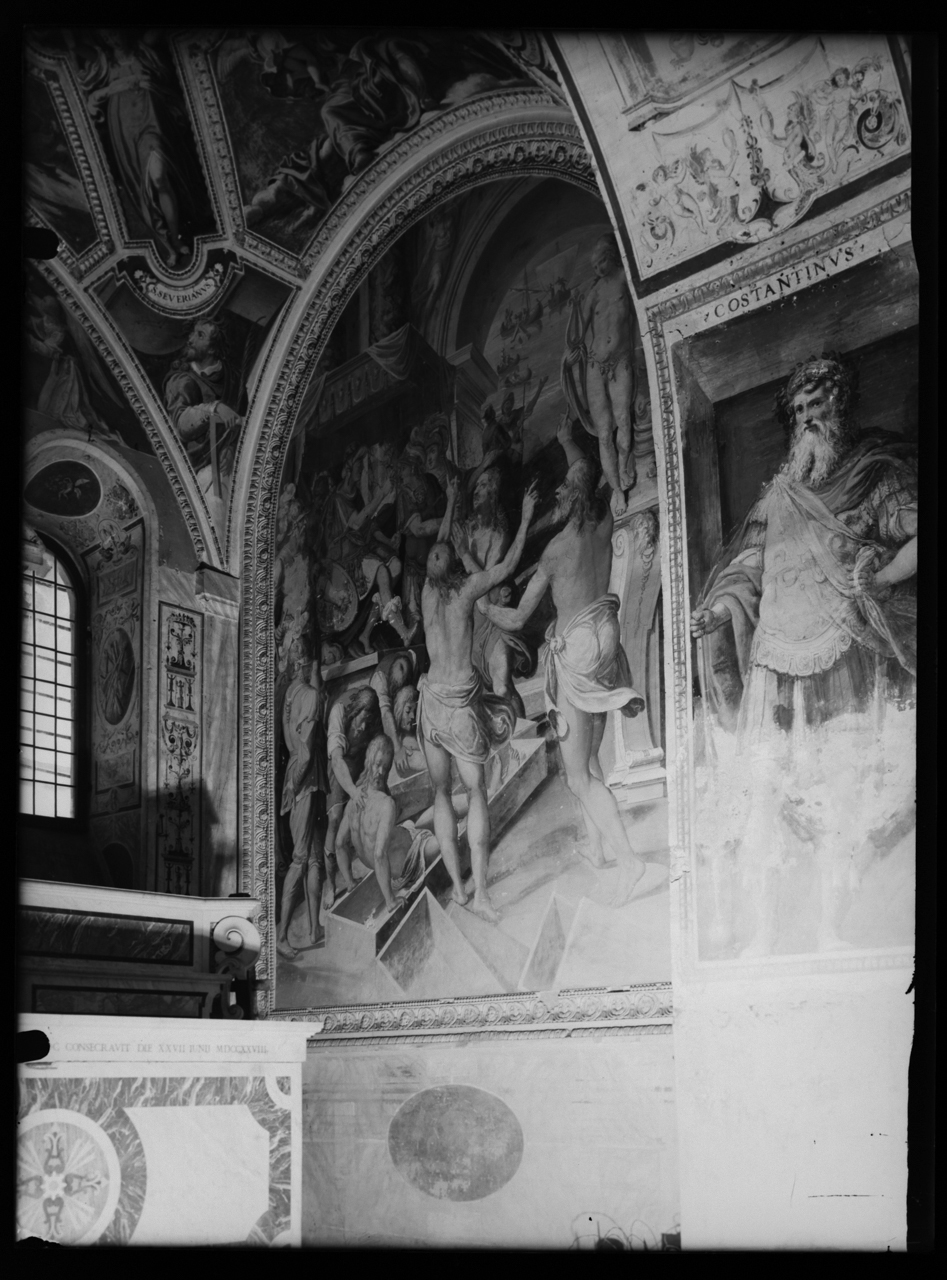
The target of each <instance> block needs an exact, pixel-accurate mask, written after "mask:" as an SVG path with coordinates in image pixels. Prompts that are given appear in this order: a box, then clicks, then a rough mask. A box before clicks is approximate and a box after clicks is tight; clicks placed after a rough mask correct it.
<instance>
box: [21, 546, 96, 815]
mask: <svg viewBox="0 0 947 1280" xmlns="http://www.w3.org/2000/svg"><path fill="white" fill-rule="evenodd" d="M36 533H37V535H38V537H39V538H40V540H41V542H42V543H43V546H44V547H45V549H46V550H47V551H48V552H49V554H50V555H51V556H53V557H54V558H55V560H56V561H57V563H58V564H59V565H60V566H61V567H62V571H63V574H64V575H65V577H66V579H67V582H68V585H69V588H70V589H71V591H72V594H73V599H74V601H75V617H74V633H73V634H74V636H75V649H74V654H73V663H74V665H73V670H74V672H75V678H74V682H73V698H74V704H73V706H74V715H73V754H74V757H75V772H74V775H73V816H72V817H71V818H64V817H59V816H53V815H49V814H36V813H22V812H21V811H20V809H19V772H18V774H17V824H18V825H20V826H23V827H29V828H33V829H35V830H44V831H62V832H66V831H69V832H76V833H84V832H85V831H86V830H87V827H88V819H89V784H90V779H91V755H92V753H91V747H90V743H91V732H90V730H91V723H90V700H89V697H90V688H89V684H90V680H89V674H90V668H89V644H90V632H89V611H88V599H87V591H86V585H85V581H84V579H83V576H82V573H81V571H80V569H79V568H78V566H77V564H76V562H75V560H74V558H73V556H72V555H71V554H70V552H69V550H68V548H67V547H65V546H63V545H62V543H60V542H58V541H56V540H55V539H53V538H51V537H49V535H48V534H46V533H45V532H44V531H43V530H41V529H37V530H36ZM20 577H21V581H22V579H23V578H24V577H25V573H24V572H23V569H22V567H21V572H20ZM21 605H22V597H21ZM23 612H24V610H23V609H22V608H21V611H20V617H21V620H22V617H23ZM21 652H22V651H21ZM17 707H18V715H17V732H18V734H19V731H20V713H22V709H23V697H22V667H21V669H20V678H19V680H18V682H17Z"/></svg>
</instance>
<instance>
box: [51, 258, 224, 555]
mask: <svg viewBox="0 0 947 1280" xmlns="http://www.w3.org/2000/svg"><path fill="white" fill-rule="evenodd" d="M34 266H35V268H36V270H37V271H39V273H40V274H41V275H42V277H43V279H44V280H46V281H47V283H48V284H49V285H50V286H51V287H52V288H53V289H54V290H55V292H56V296H57V297H58V299H59V301H60V303H61V304H62V306H64V307H67V308H68V309H69V311H70V312H71V313H72V315H73V316H74V317H75V318H76V320H78V322H79V323H80V324H81V325H82V327H83V329H84V330H85V332H86V333H87V334H88V336H89V338H90V339H91V340H92V342H93V343H94V344H95V349H96V351H97V352H98V353H99V355H100V356H101V357H102V359H103V360H104V361H105V364H106V367H107V368H108V371H109V373H111V375H112V377H113V378H114V379H115V381H116V382H117V383H118V385H119V387H120V388H121V390H122V392H123V394H124V396H125V399H126V401H127V402H128V405H129V407H130V408H131V410H132V412H133V413H134V414H135V415H136V417H137V418H138V421H139V422H140V423H141V425H142V427H143V428H144V431H145V434H146V436H147V437H148V440H149V442H150V444H151V447H152V448H153V449H154V451H155V455H156V456H157V458H158V461H159V462H160V463H161V465H162V467H163V469H164V473H165V475H166V477H167V479H168V483H169V484H170V486H171V489H172V492H173V493H174V497H175V501H176V502H177V504H178V507H179V509H180V511H181V515H182V517H183V519H184V522H185V524H186V525H187V530H188V533H189V534H190V535H191V541H192V543H193V544H194V551H195V553H196V555H197V558H198V560H201V559H204V558H206V557H207V556H208V554H209V549H208V547H207V544H206V542H205V541H204V535H203V531H202V530H201V526H200V524H199V522H198V520H197V517H196V515H195V514H194V508H193V507H192V505H191V497H190V494H189V493H188V492H187V489H186V488H185V487H184V484H183V483H182V481H181V478H180V474H179V472H178V468H177V466H176V464H175V462H174V459H173V458H172V457H171V454H170V453H169V452H168V448H167V444H166V442H165V438H164V435H163V433H162V432H161V431H160V430H159V429H158V426H157V424H156V421H155V417H156V415H154V414H153V413H152V412H150V411H149V409H148V408H147V407H146V405H145V404H144V402H143V400H142V399H141V396H140V395H139V392H138V388H137V387H136V386H135V384H134V382H133V381H132V379H131V378H130V377H129V374H128V370H127V368H126V366H125V365H124V364H123V363H122V362H121V361H120V360H119V359H118V357H117V355H116V354H115V353H116V351H122V352H123V353H124V354H125V356H126V359H127V360H128V363H129V364H130V365H131V366H132V367H133V368H134V369H135V372H136V373H137V374H138V376H139V378H140V379H141V382H142V384H143V385H144V386H150V381H149V379H148V377H147V375H146V374H145V372H144V370H143V369H142V368H141V367H140V366H139V364H138V361H137V360H136V359H134V357H131V356H130V355H129V348H128V346H127V345H126V343H125V342H124V341H123V340H122V339H121V338H120V336H119V335H118V334H115V333H113V334H112V335H111V341H109V342H106V341H105V340H104V338H103V337H102V335H101V333H100V332H99V329H98V326H97V325H96V324H94V323H93V322H92V320H90V319H89V317H88V315H87V314H86V312H85V310H84V308H83V305H82V303H83V301H84V299H82V298H80V297H79V296H77V295H76V294H74V293H73V292H72V290H71V289H69V288H67V286H66V285H65V283H64V282H63V281H62V280H61V279H60V277H59V275H58V274H57V272H55V271H54V270H53V269H52V267H51V266H50V265H49V264H48V263H46V262H41V261H38V262H36V263H34ZM166 420H167V419H166V415H165V421H166ZM182 454H183V450H182ZM191 474H192V475H193V471H192V473H191ZM194 488H195V489H196V488H197V479H196V477H195V478H194ZM205 514H207V520H208V525H209V528H210V530H211V533H212V534H213V533H214V528H213V521H212V520H211V519H210V515H209V513H207V512H206V508H205ZM214 541H215V544H216V546H215V549H216V551H217V555H218V557H219V556H220V546H219V543H217V539H216V536H215V537H214Z"/></svg>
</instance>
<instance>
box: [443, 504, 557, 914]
mask: <svg viewBox="0 0 947 1280" xmlns="http://www.w3.org/2000/svg"><path fill="white" fill-rule="evenodd" d="M457 489H458V483H457V481H456V480H453V481H451V484H450V489H449V492H448V503H447V511H446V512H445V514H444V519H443V521H442V523H441V528H440V532H439V535H438V541H437V542H436V543H435V545H434V546H433V547H432V548H431V550H430V552H429V554H428V558H427V579H426V581H425V583H424V590H423V592H422V594H421V610H422V613H423V615H424V633H425V637H426V641H427V650H428V656H429V658H430V663H431V665H430V670H429V671H428V673H427V675H424V676H422V677H421V680H420V684H419V699H420V700H419V706H418V727H419V730H420V738H421V744H422V747H423V750H424V756H425V759H426V760H427V766H428V769H429V770H430V774H431V780H432V781H433V783H434V789H435V796H434V832H435V834H436V836H437V839H438V843H439V844H440V848H441V852H442V854H443V857H444V863H445V865H446V866H447V870H448V871H449V872H450V877H451V880H452V881H453V884H454V888H453V891H452V896H453V898H454V901H455V902H459V903H465V902H466V901H467V894H466V891H465V889H464V885H463V880H462V879H461V874H460V855H459V851H458V848H457V817H456V815H455V813H454V807H453V805H452V803H451V768H450V765H451V760H452V759H453V760H455V761H456V763H457V772H458V773H459V774H460V780H461V782H462V783H463V784H464V787H465V789H466V791H467V797H468V810H467V840H468V843H469V845H470V863H471V870H472V872H473V881H474V900H473V904H472V908H471V909H472V910H473V911H475V912H476V913H477V914H478V915H480V916H482V917H483V918H484V919H486V920H489V921H490V922H491V923H494V924H495V923H496V922H497V921H498V920H499V916H498V915H497V912H496V911H495V910H494V908H493V905H492V904H491V902H490V895H489V894H488V892H487V857H488V854H489V847H490V817H489V814H488V812H487V788H486V782H485V779H484V765H485V764H486V762H487V760H488V759H489V758H490V755H491V754H492V753H493V752H494V751H495V750H496V749H497V747H499V746H500V745H502V743H504V742H505V741H507V740H508V739H509V738H510V736H511V735H512V733H513V727H514V725H515V723H516V713H515V711H514V710H513V706H512V704H511V703H510V702H509V701H508V700H507V699H504V698H499V697H497V696H496V695H495V694H492V693H487V692H485V690H484V683H483V677H482V676H481V675H480V673H479V671H478V670H477V669H476V668H475V666H474V664H473V660H472V657H471V649H472V645H473V611H474V606H475V605H476V603H477V601H478V600H479V599H480V597H481V596H485V595H486V594H487V592H488V591H490V590H491V589H492V588H493V587H495V586H497V584H498V583H500V582H502V581H503V580H504V578H507V577H508V576H509V575H510V574H511V573H512V572H513V571H514V569H515V568H516V566H517V564H518V563H519V559H520V556H521V555H522V554H523V546H524V544H525V542H526V531H527V529H528V528H529V522H530V519H531V517H532V514H533V511H534V510H535V508H536V490H535V488H534V487H533V486H532V485H531V486H530V488H529V489H528V490H527V492H526V494H525V496H524V497H523V509H522V518H521V520H520V527H519V529H518V530H517V533H516V537H515V538H514V539H513V542H512V545H511V546H510V548H509V550H508V551H507V553H506V555H505V556H504V557H503V559H502V560H500V561H498V563H497V564H495V565H493V566H492V567H491V568H489V569H483V570H481V571H480V572H478V573H472V574H470V576H469V577H468V576H467V575H466V574H465V573H464V571H463V568H462V567H461V565H460V563H459V562H458V560H457V557H456V555H455V553H454V549H453V547H452V546H451V544H450V542H449V541H448V538H449V536H450V530H451V524H452V522H453V516H454V507H455V504H456V501H457ZM463 536H464V535H461V541H462V540H463Z"/></svg>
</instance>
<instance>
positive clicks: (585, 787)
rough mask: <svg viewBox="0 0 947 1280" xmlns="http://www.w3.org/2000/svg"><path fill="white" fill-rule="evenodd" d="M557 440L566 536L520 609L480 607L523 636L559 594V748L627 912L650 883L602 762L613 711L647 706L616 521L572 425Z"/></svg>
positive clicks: (553, 639)
mask: <svg viewBox="0 0 947 1280" xmlns="http://www.w3.org/2000/svg"><path fill="white" fill-rule="evenodd" d="M558 439H559V442H560V444H561V445H562V447H563V449H564V450H565V453H566V458H567V460H568V463H569V470H568V471H567V473H566V478H565V480H564V481H563V483H562V484H561V485H560V487H559V488H558V490H557V491H556V512H555V515H556V517H557V518H558V519H559V520H564V521H565V527H564V528H563V529H562V530H561V531H560V532H559V533H557V534H556V536H555V537H554V538H553V539H552V541H551V542H550V543H549V544H548V546H547V547H546V549H545V551H544V552H543V554H542V556H541V557H540V561H539V567H538V568H537V570H536V572H535V573H534V574H533V576H532V578H531V579H530V581H529V585H528V586H527V588H526V590H525V591H524V592H523V598H522V600H521V601H520V603H519V606H518V607H517V608H515V609H510V608H504V607H502V606H500V605H496V604H487V603H486V602H482V603H481V604H480V605H479V606H478V607H479V608H480V609H481V610H482V611H483V612H484V613H485V614H486V616H487V617H488V618H489V619H490V621H491V622H493V623H495V624H496V626H498V627H501V628H502V629H503V630H505V631H519V630H520V629H521V628H522V627H523V625H524V623H525V622H526V620H527V618H529V616H530V614H532V613H533V611H534V610H535V609H536V607H537V606H538V604H539V602H540V601H541V600H542V598H543V596H544V595H545V593H546V589H547V587H548V588H550V589H551V591H552V601H553V604H554V605H555V608H556V620H555V622H553V623H550V625H549V628H548V630H547V631H546V643H545V644H544V645H543V648H542V650H541V651H540V661H541V662H542V664H543V669H544V673H545V695H546V706H547V709H548V711H549V718H550V721H551V723H552V724H553V727H554V728H555V730H556V733H557V736H558V738H559V748H560V750H561V752H562V762H563V765H564V766H565V773H566V784H567V786H568V787H569V790H570V791H571V792H572V794H573V795H574V796H575V797H576V799H577V800H578V801H579V804H580V806H581V808H582V814H583V817H584V819H585V827H586V831H587V832H588V836H589V845H590V860H591V861H592V863H593V865H594V866H597V867H601V866H604V865H605V861H606V859H605V849H606V848H607V849H608V850H609V852H610V853H611V854H612V856H613V857H614V858H616V859H617V861H618V866H619V871H620V874H619V881H618V887H617V889H616V892H615V896H614V899H613V904H614V905H615V906H621V905H623V903H625V902H627V901H628V899H629V898H630V896H631V894H632V893H633V891H634V887H635V885H636V884H637V882H638V881H639V880H640V878H641V876H642V875H643V874H644V863H643V862H642V861H641V859H640V858H638V856H637V855H636V854H635V852H634V851H633V849H632V847H631V845H630V843H629V841H628V836H627V835H626V833H625V826H624V823H623V822H622V819H621V814H620V813H619V811H618V804H617V802H616V800H615V797H614V796H613V795H612V793H611V791H610V790H609V788H608V787H607V786H606V785H605V781H604V778H603V775H602V768H601V765H600V764H599V759H598V752H599V748H600V746H601V744H602V737H603V735H604V732H605V716H606V713H607V712H608V711H618V710H622V711H624V712H625V714H627V715H637V713H638V712H639V711H640V710H642V708H643V707H644V699H643V698H642V697H641V696H640V695H639V694H637V693H636V692H635V690H634V689H633V688H632V685H631V672H630V671H629V668H628V659H627V657H626V656H625V651H624V649H623V648H622V645H621V638H620V632H619V625H618V609H619V604H620V601H619V599H618V596H616V595H612V594H610V593H609V591H608V580H609V577H610V575H611V569H612V525H613V520H612V514H611V511H610V510H609V508H608V506H607V505H606V504H605V503H604V502H599V501H598V500H597V499H596V496H595V472H594V469H593V466H592V463H591V462H590V461H589V460H588V458H586V457H585V456H584V455H583V454H582V452H581V450H580V449H579V447H578V445H577V444H576V443H575V441H574V440H573V439H572V425H571V423H570V422H569V420H568V418H563V421H562V422H561V423H560V426H559V431H558Z"/></svg>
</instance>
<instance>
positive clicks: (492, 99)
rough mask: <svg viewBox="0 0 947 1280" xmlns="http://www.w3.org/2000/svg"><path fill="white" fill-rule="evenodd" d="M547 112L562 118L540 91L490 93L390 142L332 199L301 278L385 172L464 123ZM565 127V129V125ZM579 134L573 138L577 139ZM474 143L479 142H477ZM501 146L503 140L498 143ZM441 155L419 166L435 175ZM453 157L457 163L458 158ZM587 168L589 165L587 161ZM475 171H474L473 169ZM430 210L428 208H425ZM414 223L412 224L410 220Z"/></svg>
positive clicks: (397, 198)
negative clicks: (536, 110) (530, 111)
mask: <svg viewBox="0 0 947 1280" xmlns="http://www.w3.org/2000/svg"><path fill="white" fill-rule="evenodd" d="M537 107H539V108H546V109H547V110H550V111H555V112H557V113H558V114H560V115H562V114H563V107H562V104H561V103H560V102H558V101H557V100H556V99H555V98H553V97H552V95H551V94H549V93H547V92H546V91H545V90H542V89H516V90H512V91H510V92H506V93H494V94H490V95H488V96H485V97H481V98H473V99H471V100H470V101H469V102H463V103H461V104H460V106H457V107H454V108H452V109H451V110H450V111H445V112H444V113H443V115H439V116H437V117H435V119H433V120H429V121H428V123H427V124H423V125H420V126H419V127H418V128H416V129H415V130H414V131H413V132H412V133H410V134H408V135H407V136H406V137H404V138H401V139H399V141H397V142H395V143H393V144H392V145H391V146H390V147H388V149H387V150H386V151H383V152H382V153H381V154H380V155H379V156H378V158H377V159H376V160H374V161H373V162H372V164H370V165H369V166H368V168H367V169H365V170H364V172H363V173H361V174H359V176H358V178H357V179H356V181H355V182H353V183H352V185H351V186H350V187H349V188H348V190H347V191H345V192H344V193H343V194H342V195H341V196H340V197H339V199H338V200H337V202H336V203H335V205H334V206H333V208H332V209H331V210H330V212H329V213H328V214H327V216H326V217H325V219H324V220H323V222H322V223H321V224H320V226H319V228H318V230H317V231H316V234H315V236H314V237H313V239H312V240H311V241H310V243H309V244H308V245H307V246H306V249H305V251H304V252H303V254H302V265H303V267H304V269H305V270H304V274H306V275H308V274H309V272H310V271H311V270H312V268H313V266H314V265H315V263H316V261H317V260H318V259H319V258H320V257H322V255H323V254H324V253H325V251H326V249H327V248H328V246H329V245H330V244H331V242H332V241H333V239H334V238H335V236H336V235H337V233H338V231H339V229H340V228H341V227H343V226H345V224H346V223H347V222H348V221H349V219H350V218H351V216H352V214H353V213H355V212H356V211H357V210H358V208H359V207H360V206H361V205H362V204H363V203H364V201H365V197H366V196H367V195H368V194H369V192H370V191H371V189H372V188H373V187H375V186H377V185H378V183H379V182H380V181H381V180H382V179H383V178H384V177H385V176H386V175H387V174H389V173H391V172H393V171H394V170H397V169H399V168H401V166H402V165H404V164H406V163H409V162H410V161H411V160H413V159H415V158H416V157H417V156H418V154H419V153H423V152H425V151H430V149H431V147H432V145H434V144H436V143H437V141H438V140H439V139H440V138H442V137H444V136H445V135H448V136H449V135H450V134H453V133H456V132H457V130H458V129H459V128H461V127H462V126H463V125H469V124H470V123H471V122H477V121H481V120H482V121H491V120H496V119H497V117H498V116H499V117H501V118H502V117H503V116H506V115H510V114H511V113H513V112H517V111H522V110H524V109H529V108H537ZM567 127H568V126H567ZM504 133H505V129H504V126H502V125H501V126H500V130H499V134H498V141H500V140H501V139H502V135H503V134H504ZM576 136H578V135H576ZM476 141H477V143H478V145H482V144H480V139H479V138H478V139H477V140H476ZM501 145H502V142H501ZM442 157H443V153H437V154H436V155H434V156H433V157H432V158H431V159H430V160H429V161H428V162H427V164H426V165H425V166H424V168H433V170H436V171H437V172H438V173H440V172H441V170H442V168H443V165H442ZM457 159H460V157H458V158H457ZM484 163H486V164H489V163H490V161H489V160H482V161H481V165H483V164H484ZM494 163H503V161H502V160H496V161H494ZM589 167H590V168H591V161H589ZM478 172H479V170H478ZM455 178H456V175H453V174H451V175H450V177H449V178H448V179H447V181H449V182H451V183H453V182H454V181H455ZM451 194H452V195H456V194H457V191H456V190H453V191H452V193H451ZM400 197H401V191H400V189H399V191H398V192H395V193H394V194H393V195H392V196H391V197H390V199H391V200H392V202H393V203H398V202H399V201H400ZM430 207H433V206H430ZM412 221H413V220H412ZM409 225H410V223H409V222H406V223H405V224H404V227H403V228H402V229H404V230H406V229H407V227H408V226H409Z"/></svg>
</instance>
